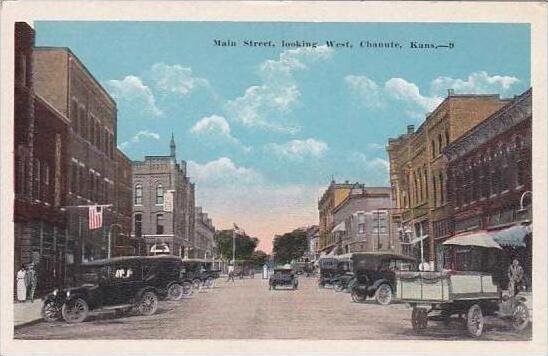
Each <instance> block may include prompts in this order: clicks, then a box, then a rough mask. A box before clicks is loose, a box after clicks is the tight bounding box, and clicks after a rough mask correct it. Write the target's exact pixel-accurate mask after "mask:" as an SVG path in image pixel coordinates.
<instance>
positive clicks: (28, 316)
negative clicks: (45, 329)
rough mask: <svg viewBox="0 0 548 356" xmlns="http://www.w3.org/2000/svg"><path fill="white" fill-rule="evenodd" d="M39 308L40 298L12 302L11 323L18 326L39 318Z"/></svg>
mask: <svg viewBox="0 0 548 356" xmlns="http://www.w3.org/2000/svg"><path fill="white" fill-rule="evenodd" d="M41 309H42V300H41V299H35V300H34V303H31V302H28V301H27V302H24V303H18V302H13V325H14V326H15V327H20V326H22V325H26V324H31V323H34V322H37V321H39V320H41V319H42V316H41V315H40V312H41Z"/></svg>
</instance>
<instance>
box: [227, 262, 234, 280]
mask: <svg viewBox="0 0 548 356" xmlns="http://www.w3.org/2000/svg"><path fill="white" fill-rule="evenodd" d="M230 280H232V283H234V266H233V265H230V266H228V278H227V280H226V281H227V282H228V281H230Z"/></svg>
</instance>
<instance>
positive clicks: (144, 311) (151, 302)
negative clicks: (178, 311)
mask: <svg viewBox="0 0 548 356" xmlns="http://www.w3.org/2000/svg"><path fill="white" fill-rule="evenodd" d="M138 308H139V314H141V315H147V316H148V315H152V314H154V313H156V309H158V297H157V296H156V294H154V293H153V292H145V293H144V294H143V296H142V297H141V300H140V301H139V307H138Z"/></svg>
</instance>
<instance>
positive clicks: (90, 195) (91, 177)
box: [88, 172, 95, 201]
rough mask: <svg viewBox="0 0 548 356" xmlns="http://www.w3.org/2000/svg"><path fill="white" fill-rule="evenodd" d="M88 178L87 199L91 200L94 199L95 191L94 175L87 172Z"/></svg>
mask: <svg viewBox="0 0 548 356" xmlns="http://www.w3.org/2000/svg"><path fill="white" fill-rule="evenodd" d="M88 178H89V186H88V187H89V189H88V199H89V200H91V201H95V193H94V189H95V177H94V174H93V172H89V174H88Z"/></svg>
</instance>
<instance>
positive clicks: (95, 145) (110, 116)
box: [33, 47, 120, 263]
mask: <svg viewBox="0 0 548 356" xmlns="http://www.w3.org/2000/svg"><path fill="white" fill-rule="evenodd" d="M33 63H34V66H35V68H34V69H35V73H34V74H35V75H34V78H35V89H36V92H37V93H39V94H40V95H41V96H42V97H44V98H45V100H47V101H48V102H49V103H51V104H52V105H53V106H54V107H55V109H56V110H57V111H59V112H60V113H61V114H62V115H64V116H66V117H67V118H68V119H69V121H70V125H69V130H68V137H69V140H68V141H69V142H68V152H69V157H68V162H67V176H68V183H67V188H68V189H67V190H68V192H67V202H66V207H65V208H66V211H67V214H68V233H69V235H70V236H71V238H72V239H74V240H75V244H76V248H75V251H74V256H73V257H72V259H73V260H74V261H75V262H76V263H81V262H86V261H91V260H95V259H101V258H106V257H108V256H109V254H110V255H112V250H113V246H112V242H111V245H110V246H109V245H108V243H109V241H111V239H109V235H112V234H113V233H116V231H117V230H119V228H117V226H118V219H117V216H118V215H120V213H119V212H118V211H116V207H117V205H116V198H115V193H116V189H115V179H116V161H115V143H116V126H117V109H116V103H115V102H114V100H113V99H112V98H111V97H110V95H109V94H108V93H107V91H106V90H105V89H104V88H103V87H102V86H101V85H100V84H99V82H98V81H97V80H96V79H95V78H94V77H93V75H92V74H91V73H90V72H89V70H88V69H87V68H86V67H85V65H84V64H83V63H82V62H81V61H80V60H79V59H78V57H76V55H75V54H74V53H73V52H72V51H71V50H70V49H68V48H62V47H35V49H34V61H33ZM94 205H102V206H103V210H102V211H103V213H102V215H103V222H102V226H101V227H100V228H96V229H90V228H89V221H88V216H89V206H94Z"/></svg>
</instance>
